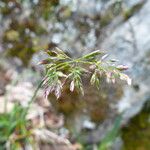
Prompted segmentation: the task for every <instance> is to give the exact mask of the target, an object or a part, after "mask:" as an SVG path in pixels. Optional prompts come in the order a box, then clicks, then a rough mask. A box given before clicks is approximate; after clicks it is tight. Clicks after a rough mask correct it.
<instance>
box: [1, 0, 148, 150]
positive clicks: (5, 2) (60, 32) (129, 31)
mask: <svg viewBox="0 0 150 150" xmlns="http://www.w3.org/2000/svg"><path fill="white" fill-rule="evenodd" d="M149 8H150V1H149V0H91V1H89V0H72V1H71V0H51V1H49V0H1V1H0V103H1V105H2V106H3V105H4V97H5V96H6V95H7V99H8V101H9V106H8V110H11V108H12V107H13V104H14V101H19V102H20V103H21V104H22V105H24V106H25V105H26V104H27V102H28V99H29V98H30V97H31V96H32V94H33V90H34V89H35V87H36V85H37V82H38V81H39V80H41V79H42V77H43V68H42V67H41V66H38V65H37V63H38V62H39V61H40V60H42V59H43V58H45V57H46V56H45V55H44V53H43V51H42V50H44V49H52V48H54V47H56V46H58V47H59V48H61V49H63V50H64V51H65V52H66V53H67V54H69V55H71V56H72V57H78V56H80V55H83V54H86V53H88V52H91V51H93V50H97V49H100V50H102V51H105V52H107V53H108V54H109V58H114V59H118V60H119V62H120V63H121V64H125V65H128V66H129V70H128V71H127V72H126V73H127V74H128V75H129V76H130V77H131V78H132V80H133V84H132V86H127V85H124V83H119V82H118V83H117V84H116V85H108V84H107V83H106V82H105V81H103V82H102V84H101V88H100V90H96V89H94V88H93V87H91V86H90V85H89V86H86V87H85V97H82V96H80V95H78V94H70V93H68V90H67V87H66V90H65V91H64V93H63V96H62V98H61V99H60V100H59V101H56V99H55V98H54V97H53V96H50V97H49V102H47V101H46V100H44V98H43V97H42V93H43V91H42V89H41V92H40V94H39V95H38V97H37V99H38V100H37V103H35V106H33V109H32V110H36V109H34V107H35V108H38V112H37V111H35V112H34V111H32V110H31V113H30V114H29V116H28V117H29V118H30V119H31V118H32V119H33V118H34V119H33V120H34V121H33V123H35V124H36V123H37V122H36V121H38V123H39V122H40V123H41V120H40V121H39V120H38V119H35V118H37V116H38V117H39V116H40V115H41V114H42V116H44V118H45V119H44V120H45V121H44V124H46V127H47V126H48V127H49V128H50V129H51V130H54V131H56V130H57V133H59V134H60V135H61V136H67V137H68V134H70V136H69V137H70V140H71V141H78V142H81V143H83V145H86V146H87V147H86V148H85V149H94V147H98V146H95V144H98V145H99V143H100V142H101V141H102V139H103V138H104V137H105V136H106V135H107V132H108V131H109V130H110V129H111V128H112V126H113V125H114V124H115V120H116V118H117V117H118V116H119V115H120V114H121V123H120V125H121V131H120V134H119V136H118V137H117V138H116V140H115V141H114V143H113V146H112V147H111V149H112V150H121V149H123V150H130V149H131V150H133V149H135V150H136V149H137V150H149V148H150V144H149V143H150V142H149V140H148V139H149V138H150V123H149V109H147V108H148V107H149V100H150V92H149V91H150V9H149ZM14 80H15V81H14ZM16 81H17V85H16V84H14V82H16ZM145 109H146V111H145ZM3 111H4V108H3V107H1V108H0V112H1V113H3ZM135 137H138V138H137V140H134V138H135ZM138 141H141V143H139V142H138ZM77 147H78V148H79V146H77ZM44 149H47V148H46V147H45V148H44ZM58 149H59V148H58Z"/></svg>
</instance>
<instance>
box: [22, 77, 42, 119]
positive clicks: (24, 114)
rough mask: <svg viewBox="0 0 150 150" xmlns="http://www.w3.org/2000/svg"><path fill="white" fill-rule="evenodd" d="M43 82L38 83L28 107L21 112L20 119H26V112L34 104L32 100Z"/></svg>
mask: <svg viewBox="0 0 150 150" xmlns="http://www.w3.org/2000/svg"><path fill="white" fill-rule="evenodd" d="M43 82H44V80H42V81H41V82H40V83H39V85H38V87H37V88H36V90H35V91H34V94H33V96H32V98H31V100H30V101H29V103H28V106H27V107H26V108H25V109H24V111H23V113H22V118H25V117H26V115H27V113H28V110H29V109H30V106H31V104H32V103H33V102H34V100H35V98H36V95H37V93H38V91H39V89H40V88H41V86H42V84H43Z"/></svg>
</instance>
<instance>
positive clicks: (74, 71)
mask: <svg viewBox="0 0 150 150" xmlns="http://www.w3.org/2000/svg"><path fill="white" fill-rule="evenodd" d="M47 54H48V55H49V57H48V58H47V59H45V60H43V61H41V62H40V63H39V64H44V65H45V67H46V75H45V78H44V80H43V85H44V87H45V96H46V97H48V95H49V94H50V93H54V94H55V96H56V97H57V98H59V97H60V96H61V92H62V90H63V86H64V85H65V84H66V83H69V84H70V91H71V92H72V91H74V89H75V88H76V89H77V90H78V91H80V92H81V93H82V94H83V95H84V90H83V81H82V80H83V77H84V76H87V75H88V76H90V83H91V84H92V85H96V87H97V88H99V86H100V82H101V77H104V78H106V81H107V82H112V83H115V81H116V79H117V78H119V79H121V80H125V81H127V83H128V84H131V79H130V78H129V77H128V76H127V75H126V74H124V73H122V71H124V70H127V69H128V67H127V66H124V65H117V64H116V60H107V61H106V60H105V58H106V57H107V54H104V53H103V52H101V51H100V50H97V51H94V52H92V53H89V54H87V55H84V56H82V57H80V58H75V59H73V58H71V57H69V56H68V55H66V54H65V53H64V52H63V51H62V50H60V49H59V48H55V49H54V50H51V51H49V50H47Z"/></svg>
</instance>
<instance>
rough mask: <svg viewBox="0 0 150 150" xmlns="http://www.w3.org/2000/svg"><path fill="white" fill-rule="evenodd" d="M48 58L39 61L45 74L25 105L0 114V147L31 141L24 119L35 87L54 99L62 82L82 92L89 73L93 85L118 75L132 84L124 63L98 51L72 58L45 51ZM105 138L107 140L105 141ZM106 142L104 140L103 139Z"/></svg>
mask: <svg viewBox="0 0 150 150" xmlns="http://www.w3.org/2000/svg"><path fill="white" fill-rule="evenodd" d="M47 54H48V56H49V57H48V58H47V59H45V60H43V61H42V62H40V63H39V64H44V65H45V68H46V75H45V77H44V79H43V80H42V81H41V82H40V83H39V85H38V87H37V89H36V90H35V92H34V94H33V96H32V98H31V100H30V101H29V103H28V106H27V107H25V108H23V107H21V106H20V105H16V106H15V107H14V109H13V110H12V111H11V112H10V113H5V114H2V115H0V149H2V150H3V149H6V148H7V147H8V148H7V149H11V150H13V149H14V150H16V149H20V148H21V147H22V146H23V145H25V143H32V142H33V135H32V127H31V126H30V124H29V122H28V121H27V119H26V116H27V114H28V110H29V108H30V106H31V104H32V103H33V102H34V100H35V97H36V95H37V92H38V90H39V89H40V88H41V87H42V86H44V87H45V96H46V97H48V95H49V94H50V93H54V94H55V96H56V97H57V98H59V97H60V96H61V92H62V90H63V87H64V85H65V84H67V83H69V86H70V91H71V92H72V91H74V90H75V89H77V90H78V91H79V92H81V94H83V95H84V88H83V77H84V76H89V78H90V79H89V82H90V83H91V84H92V85H96V86H97V88H99V86H100V81H101V77H105V78H106V80H107V82H112V83H115V81H116V79H117V78H120V79H121V80H125V81H127V83H128V84H131V79H130V78H129V77H128V76H127V75H126V74H124V73H122V71H124V70H126V69H128V67H127V66H123V65H117V64H116V60H107V61H106V60H105V58H106V57H107V55H106V54H104V53H103V52H101V51H99V50H97V51H94V52H92V53H90V54H87V55H84V56H82V57H80V58H75V59H73V58H71V57H69V56H68V55H66V54H65V53H64V52H63V51H62V50H60V49H59V48H55V49H54V50H51V51H49V50H48V51H47ZM106 141H107V140H106ZM104 143H105V142H104Z"/></svg>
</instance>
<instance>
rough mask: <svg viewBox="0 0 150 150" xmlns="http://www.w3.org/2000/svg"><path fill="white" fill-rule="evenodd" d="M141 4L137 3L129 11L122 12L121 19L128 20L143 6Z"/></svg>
mask: <svg viewBox="0 0 150 150" xmlns="http://www.w3.org/2000/svg"><path fill="white" fill-rule="evenodd" d="M143 4H144V3H143V2H142V3H139V4H137V5H135V6H133V7H131V8H129V9H126V10H124V11H123V17H124V19H125V20H127V19H129V18H130V17H131V16H133V14H135V13H136V12H137V11H139V10H140V8H141V7H142V6H143Z"/></svg>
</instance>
